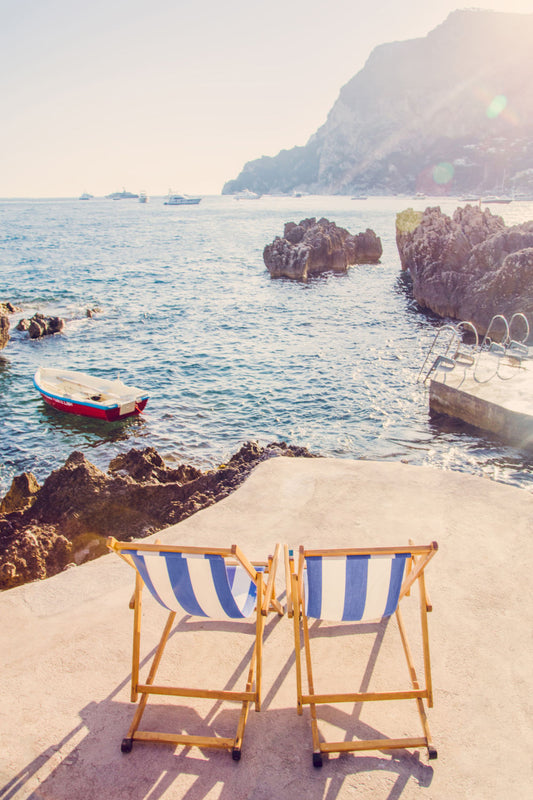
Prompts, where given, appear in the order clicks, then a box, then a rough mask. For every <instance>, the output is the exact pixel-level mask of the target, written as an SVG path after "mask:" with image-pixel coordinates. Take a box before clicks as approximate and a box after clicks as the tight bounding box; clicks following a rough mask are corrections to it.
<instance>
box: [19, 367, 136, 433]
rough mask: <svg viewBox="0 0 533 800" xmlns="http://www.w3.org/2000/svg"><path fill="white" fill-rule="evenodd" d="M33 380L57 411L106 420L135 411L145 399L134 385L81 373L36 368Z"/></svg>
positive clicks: (115, 418)
mask: <svg viewBox="0 0 533 800" xmlns="http://www.w3.org/2000/svg"><path fill="white" fill-rule="evenodd" d="M33 383H34V385H35V388H36V389H37V391H39V392H40V394H41V396H42V398H43V400H44V401H45V403H48V404H49V405H51V406H52V407H53V408H55V409H57V410H58V411H66V412H67V413H68V414H79V415H81V416H83V417H93V418H95V419H105V420H108V421H109V422H112V421H113V420H117V419H123V418H124V417H131V416H132V415H134V414H139V413H140V412H141V411H142V410H143V409H144V407H145V405H146V403H147V402H148V395H147V394H146V393H145V392H143V391H142V389H137V387H135V386H126V384H125V383H123V382H122V381H121V380H120V379H119V378H117V379H116V380H114V381H110V380H107V379H106V378H95V377H93V376H91V375H86V374H85V373H84V372H75V371H74V370H68V369H55V368H49V367H39V369H38V370H37V372H36V373H35V375H34V378H33Z"/></svg>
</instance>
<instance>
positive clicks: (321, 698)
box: [302, 689, 428, 705]
mask: <svg viewBox="0 0 533 800" xmlns="http://www.w3.org/2000/svg"><path fill="white" fill-rule="evenodd" d="M427 696H428V693H427V691H425V690H424V689H406V690H405V691H399V692H344V693H338V694H304V695H302V703H304V704H305V705H312V704H313V703H365V702H366V701H370V700H415V699H416V698H417V697H427Z"/></svg>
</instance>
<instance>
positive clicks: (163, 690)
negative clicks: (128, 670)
mask: <svg viewBox="0 0 533 800" xmlns="http://www.w3.org/2000/svg"><path fill="white" fill-rule="evenodd" d="M137 691H138V692H139V693H141V694H163V695H169V696H171V697H208V698H212V699H214V700H235V701H236V702H243V701H254V700H255V692H232V691H230V690H228V689H185V688H181V687H179V686H158V685H155V684H148V683H140V684H139V685H138V686H137Z"/></svg>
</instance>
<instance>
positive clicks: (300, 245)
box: [263, 217, 383, 281]
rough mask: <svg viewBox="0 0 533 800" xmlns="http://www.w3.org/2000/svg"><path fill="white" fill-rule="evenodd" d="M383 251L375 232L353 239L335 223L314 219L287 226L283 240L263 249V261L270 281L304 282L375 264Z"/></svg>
mask: <svg viewBox="0 0 533 800" xmlns="http://www.w3.org/2000/svg"><path fill="white" fill-rule="evenodd" d="M382 252H383V249H382V246H381V240H380V239H379V238H378V237H377V236H376V234H375V233H374V231H371V230H369V229H367V230H366V231H365V232H364V233H359V234H357V235H356V236H353V235H352V234H350V233H348V231H347V230H345V229H344V228H339V227H338V226H337V225H336V224H335V223H334V222H330V221H329V220H327V219H324V218H323V219H320V220H319V221H318V222H317V221H316V219H315V218H314V217H313V218H311V219H303V220H302V221H301V222H300V223H299V224H298V225H296V224H295V223H294V222H287V223H286V225H285V229H284V231H283V237H282V238H280V237H279V236H276V238H275V239H274V241H273V242H272V244H269V245H267V246H266V247H265V249H264V251H263V260H264V262H265V264H266V267H267V269H268V270H269V272H270V274H271V276H272V277H273V278H293V279H294V280H299V281H306V280H307V279H308V278H310V277H312V276H313V275H319V274H320V273H322V272H346V270H347V269H348V266H349V265H350V264H377V263H378V262H379V259H380V258H381V255H382Z"/></svg>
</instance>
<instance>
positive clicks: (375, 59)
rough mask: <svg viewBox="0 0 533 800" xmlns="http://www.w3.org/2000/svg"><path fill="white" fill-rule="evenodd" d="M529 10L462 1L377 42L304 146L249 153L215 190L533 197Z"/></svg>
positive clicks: (532, 23)
mask: <svg viewBox="0 0 533 800" xmlns="http://www.w3.org/2000/svg"><path fill="white" fill-rule="evenodd" d="M532 51H533V14H510V13H495V12H493V11H485V10H479V9H463V10H457V11H454V12H452V13H451V14H450V15H449V17H448V18H447V19H446V20H445V21H444V22H443V23H442V24H441V25H439V26H438V27H437V28H435V29H434V30H432V31H431V32H430V33H429V34H428V35H427V36H426V37H424V38H419V39H411V40H409V41H404V42H393V43H389V44H382V45H380V46H379V47H376V48H375V49H374V50H373V51H372V53H371V54H370V56H369V58H368V60H367V62H366V64H365V65H364V67H363V69H361V70H360V72H358V73H357V74H356V75H355V76H354V77H353V78H352V79H351V80H350V81H349V82H348V83H347V84H346V85H345V86H343V87H342V89H341V90H340V93H339V97H338V99H337V101H336V102H335V104H334V105H333V107H332V109H331V111H330V112H329V114H328V117H327V120H326V122H325V123H324V125H323V126H322V127H321V128H319V129H318V131H316V132H315V133H314V134H313V135H312V136H311V138H310V139H309V141H308V142H307V144H306V145H304V146H302V147H294V148H292V149H291V150H282V151H281V152H280V153H279V154H278V155H277V156H274V157H267V156H263V157H262V158H258V159H256V160H254V161H250V162H248V163H247V164H246V165H245V166H244V167H243V169H242V171H241V173H240V174H239V175H238V176H237V178H236V179H235V180H230V181H228V182H227V183H226V184H225V186H224V187H223V190H222V192H223V194H231V193H234V192H237V191H240V190H243V189H249V190H251V191H255V192H259V193H263V194H264V193H276V192H286V193H291V192H293V191H295V190H297V191H307V192H311V193H314V194H319V193H322V194H356V193H364V194H375V195H386V194H394V193H412V192H414V191H421V192H425V193H426V194H431V195H440V194H464V193H467V192H468V193H471V192H475V193H476V194H478V195H479V194H480V193H492V194H494V193H498V194H501V193H502V192H506V193H510V192H511V191H513V192H514V193H515V195H517V194H518V193H519V192H522V193H524V194H525V195H527V196H528V197H532V196H533V169H532V164H533V82H532V81H530V80H527V78H526V66H525V65H526V64H527V63H528V62H529V61H530V54H531V52H532Z"/></svg>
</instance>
